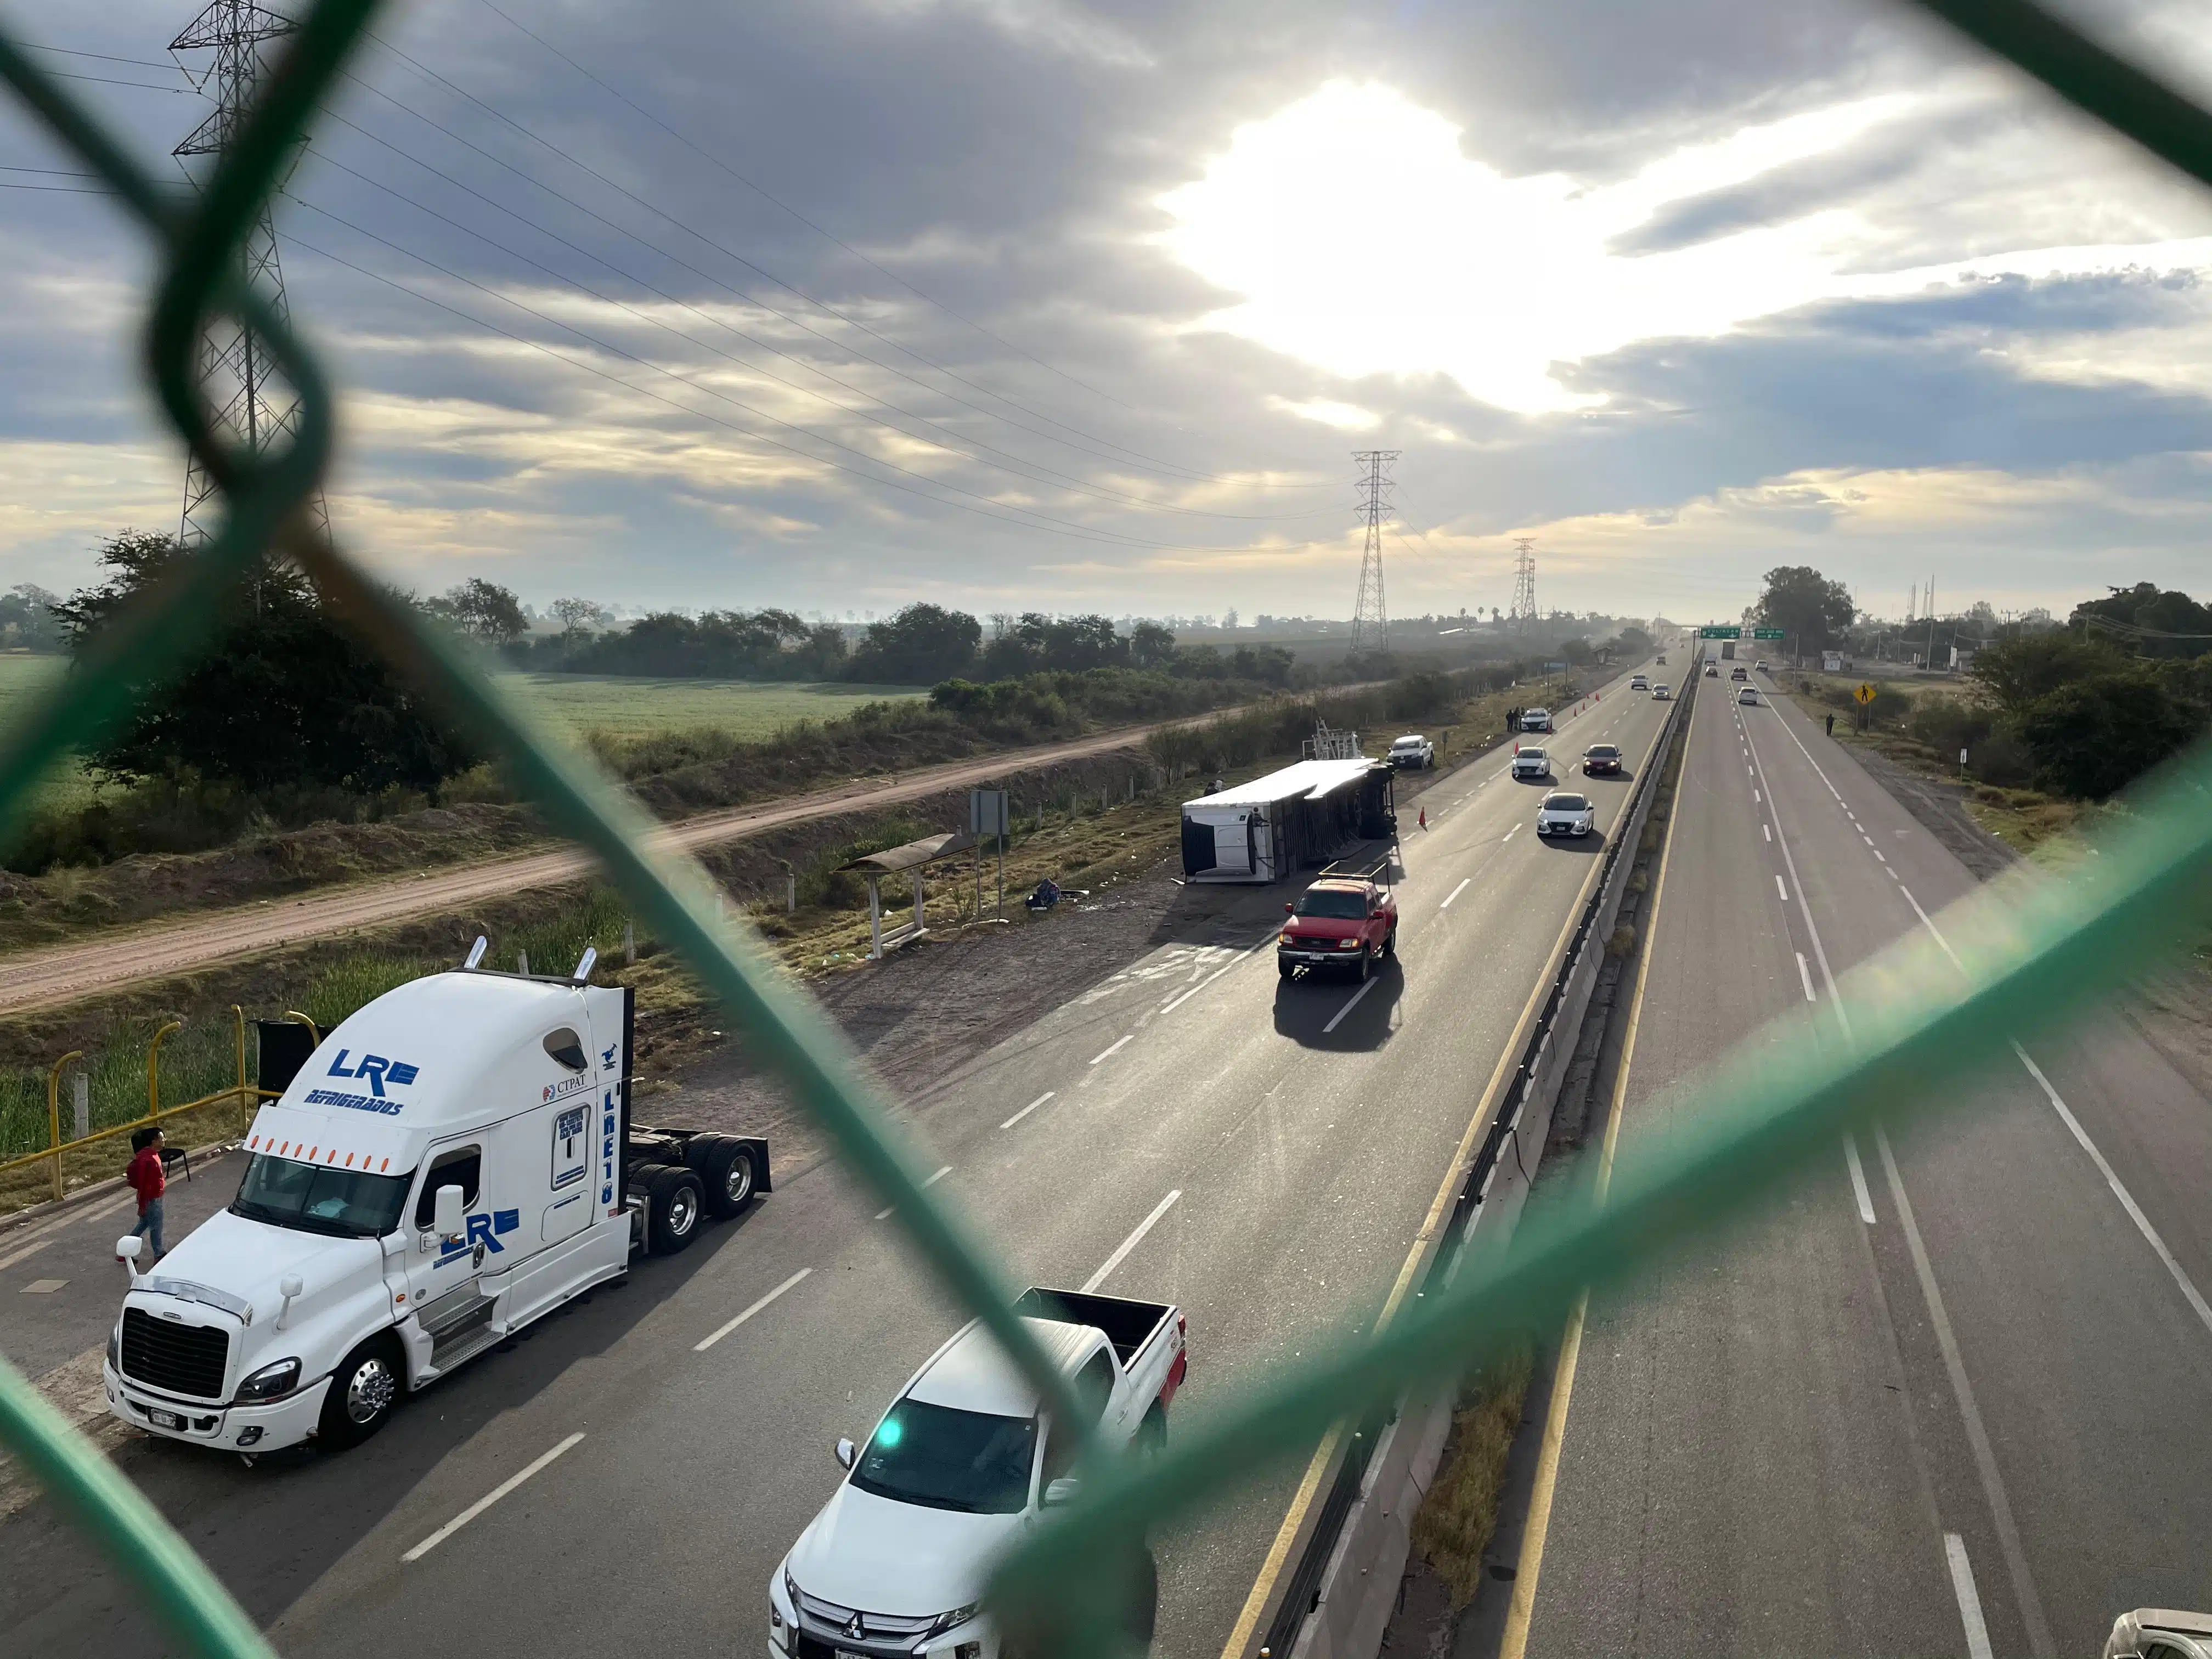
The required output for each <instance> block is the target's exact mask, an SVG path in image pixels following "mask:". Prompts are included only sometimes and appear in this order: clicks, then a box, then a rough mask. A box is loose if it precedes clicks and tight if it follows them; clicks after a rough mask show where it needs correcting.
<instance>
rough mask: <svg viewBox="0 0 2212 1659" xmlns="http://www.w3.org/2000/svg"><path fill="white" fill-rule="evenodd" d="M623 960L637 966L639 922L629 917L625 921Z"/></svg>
mask: <svg viewBox="0 0 2212 1659" xmlns="http://www.w3.org/2000/svg"><path fill="white" fill-rule="evenodd" d="M623 961H624V962H626V963H629V965H630V966H631V967H633V968H635V966H637V923H636V921H635V920H634V919H631V918H629V917H625V918H623Z"/></svg>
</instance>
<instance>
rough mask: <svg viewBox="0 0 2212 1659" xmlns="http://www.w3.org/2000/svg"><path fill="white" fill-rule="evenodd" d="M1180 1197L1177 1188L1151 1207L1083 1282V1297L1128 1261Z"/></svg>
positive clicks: (1180, 1190)
mask: <svg viewBox="0 0 2212 1659" xmlns="http://www.w3.org/2000/svg"><path fill="white" fill-rule="evenodd" d="M1181 1197H1182V1188H1180V1187H1178V1188H1176V1189H1175V1190H1174V1191H1173V1192H1171V1193H1170V1194H1168V1195H1167V1196H1166V1197H1165V1198H1164V1199H1162V1200H1160V1201H1159V1202H1158V1204H1156V1205H1154V1206H1152V1213H1151V1214H1150V1215H1148V1216H1146V1218H1144V1219H1143V1220H1142V1221H1139V1223H1138V1224H1137V1230H1136V1231H1134V1232H1133V1233H1131V1234H1130V1235H1129V1236H1128V1237H1127V1238H1125V1239H1123V1240H1122V1241H1121V1243H1120V1244H1119V1245H1118V1246H1116V1247H1115V1251H1114V1254H1113V1255H1109V1256H1108V1257H1107V1258H1106V1260H1105V1261H1103V1262H1101V1263H1100V1264H1099V1267H1098V1271H1097V1273H1093V1274H1091V1277H1090V1278H1088V1279H1085V1280H1084V1281H1083V1293H1084V1294H1085V1296H1088V1295H1090V1294H1091V1291H1095V1290H1097V1288H1098V1287H1099V1286H1100V1285H1103V1284H1104V1283H1105V1282H1106V1278H1107V1275H1108V1274H1109V1273H1112V1272H1113V1271H1114V1269H1115V1268H1116V1267H1120V1266H1121V1264H1122V1263H1123V1262H1124V1261H1127V1260H1128V1259H1129V1252H1130V1251H1132V1250H1133V1249H1136V1248H1137V1246H1138V1245H1139V1244H1141V1243H1144V1242H1145V1235H1146V1233H1148V1232H1150V1231H1152V1228H1153V1226H1154V1225H1155V1224H1157V1223H1158V1220H1159V1218H1161V1217H1162V1216H1164V1215H1165V1214H1166V1213H1167V1212H1169V1211H1170V1210H1172V1209H1173V1208H1175V1202H1176V1200H1177V1199H1179V1198H1181Z"/></svg>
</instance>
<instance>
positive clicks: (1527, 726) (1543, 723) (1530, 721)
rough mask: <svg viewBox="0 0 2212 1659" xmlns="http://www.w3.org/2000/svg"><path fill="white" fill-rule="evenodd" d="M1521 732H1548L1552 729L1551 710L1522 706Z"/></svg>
mask: <svg viewBox="0 0 2212 1659" xmlns="http://www.w3.org/2000/svg"><path fill="white" fill-rule="evenodd" d="M1521 729H1522V731H1523V732H1548V731H1550V730H1551V729H1552V711H1551V710H1550V709H1548V708H1524V709H1522V711H1521Z"/></svg>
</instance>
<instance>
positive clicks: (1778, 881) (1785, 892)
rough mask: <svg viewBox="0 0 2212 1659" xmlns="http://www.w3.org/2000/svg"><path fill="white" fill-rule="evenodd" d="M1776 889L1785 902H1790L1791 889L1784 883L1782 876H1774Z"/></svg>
mask: <svg viewBox="0 0 2212 1659" xmlns="http://www.w3.org/2000/svg"><path fill="white" fill-rule="evenodd" d="M1774 890H1775V891H1776V892H1778V893H1779V894H1780V895H1781V896H1782V902H1784V904H1787V903H1789V902H1790V890H1789V888H1787V887H1785V886H1784V885H1783V882H1782V878H1781V877H1779V876H1777V877H1775V878H1774Z"/></svg>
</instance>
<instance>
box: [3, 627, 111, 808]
mask: <svg viewBox="0 0 2212 1659" xmlns="http://www.w3.org/2000/svg"><path fill="white" fill-rule="evenodd" d="M68 665H69V659H68V658H66V657H61V656H40V655H35V654H33V653H30V652H27V651H0V728H4V727H5V726H8V725H9V723H10V722H12V721H13V720H15V719H16V718H17V717H19V716H20V715H21V714H22V713H23V711H24V710H25V709H27V708H29V706H30V702H31V699H32V698H33V697H34V696H37V695H38V694H39V693H40V692H41V691H43V690H46V687H48V686H49V685H52V684H53V683H54V681H55V680H57V679H58V678H60V677H61V673H62V671H63V670H64V669H65V668H66V667H68ZM38 799H39V804H40V805H53V806H64V807H76V806H82V805H87V804H88V803H89V802H90V801H91V799H92V780H91V779H90V778H89V777H88V776H87V775H85V771H84V769H83V768H82V766H80V765H78V764H77V763H76V762H75V761H70V762H69V763H66V764H65V765H64V767H60V768H57V769H55V771H54V772H53V773H52V775H50V776H49V777H48V779H47V781H46V783H45V784H44V785H43V786H42V787H41V788H40V793H39V797H38Z"/></svg>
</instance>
